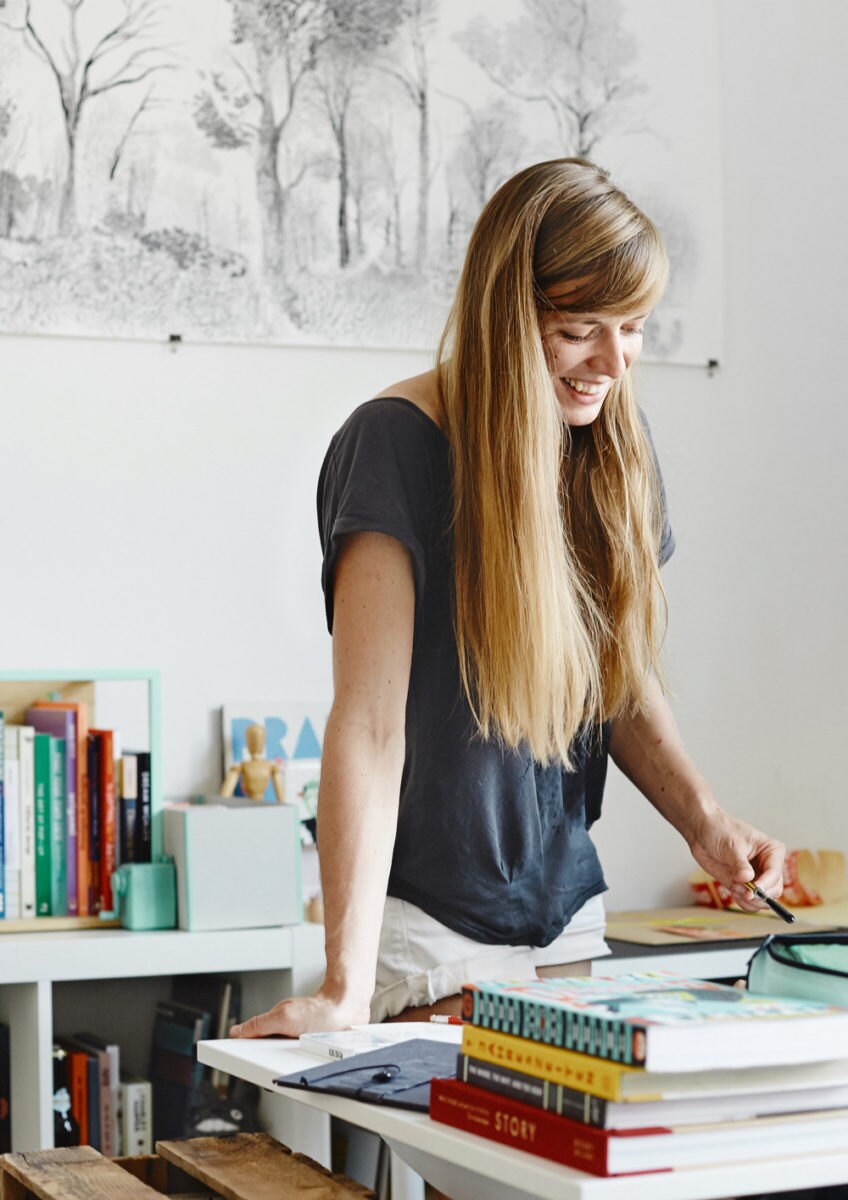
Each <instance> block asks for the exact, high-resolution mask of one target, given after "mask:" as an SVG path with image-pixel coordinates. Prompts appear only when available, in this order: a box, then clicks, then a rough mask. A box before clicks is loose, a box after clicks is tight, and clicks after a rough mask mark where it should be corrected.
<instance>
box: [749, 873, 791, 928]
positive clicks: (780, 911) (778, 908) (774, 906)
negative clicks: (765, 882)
mask: <svg viewBox="0 0 848 1200" xmlns="http://www.w3.org/2000/svg"><path fill="white" fill-rule="evenodd" d="M745 887H746V888H747V889H748V891H749V892H753V893H754V895H755V896H756V897H757V899H758V900H764V901H765V902H766V904H767V905H768V906H769V908H770V909H771V911H772V912H773V913H777V915H778V916H779V917H780V919H781V921H785V922H786V923H787V925H791V924H792V922H793V921H794V920H795V914H794V913H791V912H790V911H789V909H788V908H784V907H783V905H782V904H778V902H777V901H776V900H774V899H772V897H771V896H768V895H766V893H765V892H764V891H763V889H762V888H761V887H757V885H756V884H755V883H750V882H749V883H746V884H745Z"/></svg>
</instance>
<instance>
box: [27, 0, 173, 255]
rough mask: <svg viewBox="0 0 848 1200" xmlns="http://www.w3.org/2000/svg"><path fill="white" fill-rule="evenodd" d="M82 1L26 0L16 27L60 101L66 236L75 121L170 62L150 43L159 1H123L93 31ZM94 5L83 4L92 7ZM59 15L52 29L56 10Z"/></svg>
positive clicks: (72, 223) (72, 205)
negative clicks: (84, 21) (49, 4)
mask: <svg viewBox="0 0 848 1200" xmlns="http://www.w3.org/2000/svg"><path fill="white" fill-rule="evenodd" d="M86 6H87V0H61V3H60V5H58V6H56V5H54V6H53V8H52V9H49V10H48V9H47V8H45V7H44V6H43V5H42V4H41V3H40V2H39V0H26V3H25V4H24V7H23V17H22V22H21V24H20V25H19V26H18V28H19V31H20V32H21V34H22V36H23V39H24V43H25V45H26V46H27V48H28V49H29V50H30V51H32V53H33V54H35V55H36V56H37V57H38V58H39V59H40V60H41V61H42V63H44V64H45V65H46V66H47V67H48V68H49V70H50V72H51V74H52V76H53V79H54V81H55V84H56V88H57V91H58V95H59V103H60V105H61V112H62V121H63V131H64V137H65V144H66V149H67V161H66V165H65V172H64V179H63V183H62V189H61V196H60V202H59V231H60V233H62V234H65V235H68V234H70V233H72V232H73V230H74V229H75V227H76V223H77V204H76V159H77V149H78V139H79V131H80V122H81V120H82V116H83V113H84V112H85V110H86V109H87V108H88V106H89V104H90V103H91V101H92V100H94V99H96V98H97V97H98V96H105V95H107V94H108V93H110V92H113V91H115V90H116V89H117V88H125V87H132V86H134V85H135V84H138V83H141V82H142V81H143V80H145V79H147V78H148V77H149V76H151V75H153V74H154V73H155V72H158V71H163V70H166V69H169V68H170V67H172V66H173V63H172V62H171V61H170V60H169V57H168V51H167V49H166V48H165V47H164V46H162V45H157V44H156V43H155V42H153V43H151V41H150V38H151V36H152V35H154V34H155V33H156V27H157V23H158V19H159V16H160V15H161V11H162V6H161V4H160V3H159V0H122V3H121V4H120V6H119V8H120V9H121V10H122V15H120V16H119V17H117V18H116V19H115V20H114V22H112V23H109V24H107V25H106V27H105V28H101V30H100V31H94V32H93V31H92V30H91V29H90V28H88V27H87V28H86V30H85V33H84V34H83V33H82V31H81V22H80V17H81V15H88V14H87V13H86V14H83V12H82V10H83V9H86ZM94 7H95V5H88V8H89V9H93V8H94ZM57 11H61V13H62V18H63V20H62V28H57V21H56V15H55V14H56V12H57Z"/></svg>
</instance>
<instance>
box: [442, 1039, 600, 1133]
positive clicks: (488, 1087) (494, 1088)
mask: <svg viewBox="0 0 848 1200" xmlns="http://www.w3.org/2000/svg"><path fill="white" fill-rule="evenodd" d="M456 1076H457V1079H461V1080H462V1081H463V1082H464V1083H471V1084H473V1085H474V1086H475V1087H479V1088H483V1089H484V1090H485V1091H487V1092H497V1093H498V1095H500V1096H509V1097H511V1098H512V1099H513V1100H520V1101H521V1102H522V1103H523V1104H532V1105H533V1107H534V1108H543V1109H545V1110H546V1111H548V1112H553V1113H557V1115H558V1116H561V1117H570V1118H571V1120H572V1121H580V1122H582V1123H583V1124H584V1125H592V1126H593V1127H594V1128H596V1129H604V1128H606V1124H607V1101H606V1100H602V1099H601V1098H600V1097H599V1096H592V1095H590V1094H589V1093H588V1092H578V1091H577V1090H576V1089H575V1088H567V1087H563V1086H562V1084H560V1083H551V1082H550V1080H548V1079H537V1078H536V1077H535V1076H533V1075H525V1074H524V1072H523V1071H513V1070H511V1069H510V1068H509V1067H497V1066H495V1065H494V1064H493V1063H487V1062H482V1061H481V1060H480V1059H477V1058H470V1057H469V1056H468V1055H467V1054H458V1055H457V1063H456Z"/></svg>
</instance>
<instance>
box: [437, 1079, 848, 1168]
mask: <svg viewBox="0 0 848 1200" xmlns="http://www.w3.org/2000/svg"><path fill="white" fill-rule="evenodd" d="M430 1116H431V1117H432V1118H433V1120H435V1121H441V1122H442V1123H443V1124H445V1125H451V1126H453V1127H454V1128H455V1129H464V1130H465V1131H466V1132H467V1133H475V1134H477V1135H478V1136H479V1137H484V1138H489V1140H490V1141H493V1142H502V1143H503V1144H504V1145H505V1146H513V1147H514V1148H515V1149H517V1150H527V1151H529V1152H530V1153H531V1154H534V1155H536V1157H538V1158H546V1159H550V1160H551V1161H552V1162H556V1163H562V1165H563V1166H565V1167H574V1168H575V1169H576V1170H578V1171H588V1172H589V1173H590V1174H592V1175H604V1176H606V1175H633V1174H637V1173H638V1174H642V1173H645V1174H647V1173H649V1172H651V1173H653V1172H657V1171H674V1170H679V1169H683V1168H687V1167H707V1166H717V1165H718V1164H727V1163H734V1162H743V1161H748V1160H750V1159H755V1158H769V1157H774V1153H775V1146H780V1145H791V1146H792V1153H793V1154H816V1153H819V1152H820V1147H821V1146H822V1145H825V1144H829V1143H827V1142H826V1140H825V1139H828V1138H832V1139H834V1144H836V1145H843V1144H844V1143H845V1140H846V1138H848V1109H844V1108H841V1109H840V1108H834V1109H827V1108H823V1109H819V1110H816V1111H814V1112H799V1113H793V1112H789V1113H784V1114H781V1115H779V1116H773V1117H772V1116H769V1117H754V1118H751V1119H750V1120H745V1121H716V1122H715V1123H713V1122H710V1124H708V1125H677V1126H671V1127H668V1128H666V1127H663V1126H655V1127H652V1128H649V1129H648V1128H646V1129H628V1130H621V1129H617V1130H613V1129H596V1128H595V1127H594V1126H591V1125H584V1124H583V1123H582V1122H580V1121H572V1120H571V1119H570V1118H569V1117H562V1116H559V1115H558V1114H557V1113H552V1112H547V1111H545V1110H544V1109H539V1108H534V1106H533V1105H532V1104H523V1103H522V1102H521V1101H520V1100H512V1099H509V1098H507V1097H505V1096H501V1095H499V1094H498V1093H497V1092H490V1091H487V1090H484V1089H483V1088H479V1087H474V1086H473V1085H472V1084H470V1083H463V1082H461V1081H460V1080H457V1079H434V1080H433V1081H432V1083H431V1084H430Z"/></svg>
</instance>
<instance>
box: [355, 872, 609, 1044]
mask: <svg viewBox="0 0 848 1200" xmlns="http://www.w3.org/2000/svg"><path fill="white" fill-rule="evenodd" d="M604 925H605V914H604V902H603V897H602V896H593V897H592V898H591V899H590V900H587V901H586V903H585V904H584V905H583V907H582V908H581V909H579V911H578V912H576V913H575V914H574V916H573V917H572V918H571V921H570V922H569V924H568V925H567V926H566V927H565V929H564V930H563V931H562V933H561V934H560V935H559V937H558V938H555V939H554V941H552V942H551V944H550V945H549V946H541V947H540V946H488V945H486V944H485V943H482V942H475V941H474V940H473V938H468V937H463V935H462V934H461V933H454V931H453V930H452V929H448V927H447V926H446V925H443V924H442V923H441V921H437V920H435V918H433V917H430V916H428V915H427V914H426V913H425V912H423V911H422V910H421V909H420V908H416V906H415V905H414V904H409V903H407V901H405V900H398V899H396V898H395V897H394V896H387V897H386V905H385V908H384V909H383V925H382V928H381V930H380V949H379V953H378V956H377V982H376V987H375V989H374V995H373V997H372V999H371V1020H372V1021H384V1020H385V1019H386V1017H395V1016H397V1014H398V1013H400V1012H403V1010H404V1009H405V1008H418V1007H419V1006H421V1005H424V1004H434V1003H435V1002H436V1001H437V1000H441V999H442V997H443V996H455V995H457V994H458V993H459V992H460V991H461V990H462V985H463V983H472V982H473V981H474V980H477V979H535V977H536V968H537V967H546V966H551V965H553V964H555V963H563V964H567V963H574V962H584V961H586V960H588V959H592V958H602V957H603V956H604V955H606V954H610V953H611V951H610V948H609V947H608V946H607V944H606V942H605V941H604Z"/></svg>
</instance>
